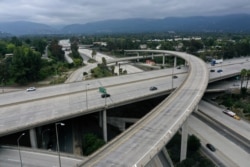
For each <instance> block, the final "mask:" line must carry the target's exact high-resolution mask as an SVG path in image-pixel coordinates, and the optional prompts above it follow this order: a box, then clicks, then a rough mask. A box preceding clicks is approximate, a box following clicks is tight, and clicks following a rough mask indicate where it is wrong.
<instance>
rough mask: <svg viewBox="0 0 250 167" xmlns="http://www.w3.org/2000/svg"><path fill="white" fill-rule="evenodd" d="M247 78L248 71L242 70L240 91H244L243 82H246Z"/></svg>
mask: <svg viewBox="0 0 250 167" xmlns="http://www.w3.org/2000/svg"><path fill="white" fill-rule="evenodd" d="M246 76H247V70H246V69H245V68H244V69H242V70H241V72H240V77H241V78H240V79H241V80H240V81H241V82H240V89H242V87H243V82H244V81H245V77H246Z"/></svg>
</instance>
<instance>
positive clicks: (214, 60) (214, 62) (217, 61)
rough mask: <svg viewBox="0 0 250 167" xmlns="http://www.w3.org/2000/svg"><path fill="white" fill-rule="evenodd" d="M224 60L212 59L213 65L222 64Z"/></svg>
mask: <svg viewBox="0 0 250 167" xmlns="http://www.w3.org/2000/svg"><path fill="white" fill-rule="evenodd" d="M222 62H223V59H212V60H211V65H212V66H214V65H215V64H221V63H222Z"/></svg>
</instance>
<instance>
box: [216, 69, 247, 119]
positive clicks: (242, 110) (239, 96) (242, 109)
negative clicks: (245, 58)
mask: <svg viewBox="0 0 250 167" xmlns="http://www.w3.org/2000/svg"><path fill="white" fill-rule="evenodd" d="M237 78H238V77H237ZM249 80H250V70H246V69H242V70H241V73H240V81H241V82H240V83H241V84H240V88H239V90H238V91H232V92H227V93H226V94H223V95H221V96H218V97H217V98H216V102H217V103H218V104H219V105H223V106H225V107H226V108H228V109H229V110H231V111H233V112H235V113H236V114H237V115H238V116H240V117H241V118H244V119H246V120H248V121H250V89H249V88H248V87H249V85H248V83H249Z"/></svg>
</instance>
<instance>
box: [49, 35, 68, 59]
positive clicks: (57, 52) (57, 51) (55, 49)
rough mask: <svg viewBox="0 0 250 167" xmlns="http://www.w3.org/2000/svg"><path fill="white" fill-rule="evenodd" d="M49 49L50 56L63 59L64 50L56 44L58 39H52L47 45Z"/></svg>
mask: <svg viewBox="0 0 250 167" xmlns="http://www.w3.org/2000/svg"><path fill="white" fill-rule="evenodd" d="M49 51H50V52H51V55H50V56H51V57H52V58H53V59H54V60H56V61H65V60H64V51H63V50H62V46H60V45H58V40H55V39H54V40H52V41H51V44H50V45H49Z"/></svg>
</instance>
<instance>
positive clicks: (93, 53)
mask: <svg viewBox="0 0 250 167" xmlns="http://www.w3.org/2000/svg"><path fill="white" fill-rule="evenodd" d="M91 55H92V59H95V56H96V50H92V53H91Z"/></svg>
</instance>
